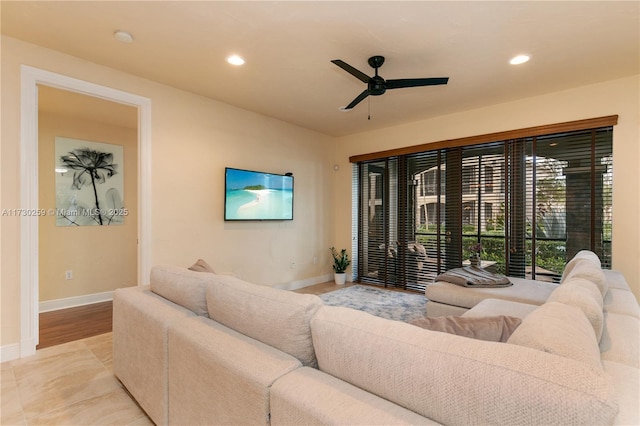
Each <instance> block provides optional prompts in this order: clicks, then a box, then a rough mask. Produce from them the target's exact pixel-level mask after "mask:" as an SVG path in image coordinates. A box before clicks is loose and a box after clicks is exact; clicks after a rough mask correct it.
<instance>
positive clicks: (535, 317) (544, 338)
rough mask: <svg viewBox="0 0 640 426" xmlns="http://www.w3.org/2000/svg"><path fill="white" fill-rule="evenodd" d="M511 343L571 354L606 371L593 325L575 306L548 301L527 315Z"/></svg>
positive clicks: (558, 353)
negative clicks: (603, 367)
mask: <svg viewBox="0 0 640 426" xmlns="http://www.w3.org/2000/svg"><path fill="white" fill-rule="evenodd" d="M507 343H510V344H514V345H519V346H526V347H529V348H533V349H538V350H539V351H543V352H548V353H551V354H555V355H559V356H562V357H566V358H571V359H574V360H576V361H579V362H582V363H585V364H587V365H590V366H591V367H592V368H593V369H594V370H598V371H602V364H601V362H600V351H599V350H598V341H597V340H596V336H595V334H594V333H593V328H592V327H591V324H590V323H589V321H588V320H587V318H586V317H585V316H584V314H583V313H582V311H581V310H580V309H579V308H576V307H575V306H571V305H565V304H564V303H559V302H549V303H545V304H544V305H542V306H540V307H539V308H538V309H536V310H535V311H533V312H532V313H530V314H529V315H528V316H527V317H526V318H525V319H524V321H523V322H522V324H520V326H519V327H518V328H517V329H516V331H514V332H513V334H512V335H511V337H510V338H509V340H508V341H507Z"/></svg>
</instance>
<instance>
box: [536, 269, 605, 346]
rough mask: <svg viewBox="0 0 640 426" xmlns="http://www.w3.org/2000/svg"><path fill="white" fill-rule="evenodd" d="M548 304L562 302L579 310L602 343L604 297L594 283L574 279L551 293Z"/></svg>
mask: <svg viewBox="0 0 640 426" xmlns="http://www.w3.org/2000/svg"><path fill="white" fill-rule="evenodd" d="M548 302H560V303H564V304H566V305H571V306H575V307H576V308H579V309H580V310H581V311H582V312H583V313H584V315H585V316H586V317H587V319H588V320H589V322H590V323H591V326H592V327H593V331H594V333H595V335H596V339H598V341H600V338H601V337H602V327H603V322H604V314H603V312H602V295H601V294H600V291H599V290H598V287H596V285H595V284H594V283H592V282H591V281H588V280H586V279H584V278H577V277H572V278H570V279H569V280H567V281H566V282H565V283H564V284H562V285H561V286H558V288H557V289H555V290H554V291H553V293H551V296H549V300H548Z"/></svg>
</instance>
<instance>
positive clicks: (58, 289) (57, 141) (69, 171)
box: [38, 85, 138, 349]
mask: <svg viewBox="0 0 640 426" xmlns="http://www.w3.org/2000/svg"><path fill="white" fill-rule="evenodd" d="M137 128H138V111H137V108H136V107H134V106H130V105H125V104H121V103H116V102H113V101H110V100H105V99H101V98H96V97H94V96H88V95H85V94H80V93H75V92H70V91H68V90H61V89H57V88H54V87H51V86H45V85H38V203H39V207H40V210H41V211H46V212H47V214H46V215H41V216H39V219H38V254H39V262H38V277H39V289H38V290H39V291H38V299H39V312H40V315H39V345H38V349H41V348H44V347H46V346H50V345H51V344H52V343H55V342H67V341H71V340H76V339H78V338H84V337H90V336H91V335H93V333H97V332H99V331H102V332H107V331H111V324H110V323H109V324H107V323H106V320H107V319H108V318H107V316H106V315H105V313H104V312H103V311H106V310H107V308H108V307H110V302H107V301H110V300H111V299H112V297H113V291H114V290H115V289H116V288H119V287H125V286H131V285H135V284H136V282H137V276H138V273H137V268H138V259H137V236H138V232H137V223H138V221H137V218H138V201H137V200H138V185H137V180H138V129H137ZM79 306H84V307H86V308H85V310H86V311H87V313H82V312H84V310H82V309H78V308H76V307H79ZM100 306H104V308H102V309H98V308H99V307H100ZM51 317H53V318H56V319H55V320H51ZM94 317H95V318H94ZM64 318H67V319H66V321H65V320H64ZM93 323H96V324H93ZM65 324H66V325H65ZM43 339H44V341H43Z"/></svg>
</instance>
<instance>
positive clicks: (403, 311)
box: [320, 285, 427, 322]
mask: <svg viewBox="0 0 640 426" xmlns="http://www.w3.org/2000/svg"><path fill="white" fill-rule="evenodd" d="M320 298H321V299H322V300H323V301H324V303H325V305H329V306H343V307H346V308H352V309H358V310H361V311H364V312H368V313H370V314H372V315H375V316H378V317H382V318H387V319H390V320H395V321H403V322H410V321H413V320H415V319H418V318H424V317H425V316H426V312H427V311H426V304H427V299H426V298H425V297H424V294H412V293H404V292H399V291H392V290H385V289H378V288H374V287H370V286H363V285H354V286H351V287H346V288H343V289H340V290H336V291H332V292H330V293H325V294H322V295H320Z"/></svg>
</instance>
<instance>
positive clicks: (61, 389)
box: [0, 333, 153, 426]
mask: <svg viewBox="0 0 640 426" xmlns="http://www.w3.org/2000/svg"><path fill="white" fill-rule="evenodd" d="M111 361H112V334H111V333H106V334H101V335H99V336H94V337H89V338H87V339H83V340H78V341H75V342H70V343H65V344H63V345H58V346H52V347H50V348H46V349H41V350H39V351H37V352H36V354H35V355H33V356H30V357H26V358H22V359H19V360H14V361H9V362H4V363H2V364H0V367H1V369H0V384H1V387H0V404H1V405H0V410H1V411H0V424H1V425H3V426H5V425H70V426H71V425H83V426H84V425H135V426H143V425H153V423H152V422H151V420H149V418H148V417H147V416H146V415H145V413H144V412H143V411H142V410H141V409H140V407H139V406H138V405H137V404H136V402H135V401H134V400H133V399H132V398H131V397H130V396H129V394H128V393H127V392H126V391H125V389H124V388H123V387H122V384H120V382H119V381H118V379H116V377H115V376H114V374H113V366H112V362H111Z"/></svg>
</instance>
